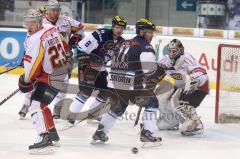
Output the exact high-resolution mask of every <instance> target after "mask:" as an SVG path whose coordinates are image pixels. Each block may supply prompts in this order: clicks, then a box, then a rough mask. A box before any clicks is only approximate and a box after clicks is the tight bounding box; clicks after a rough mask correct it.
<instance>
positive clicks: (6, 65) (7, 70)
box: [0, 60, 22, 75]
mask: <svg viewBox="0 0 240 159" xmlns="http://www.w3.org/2000/svg"><path fill="white" fill-rule="evenodd" d="M19 62H20V63H19ZM12 64H18V65H17V66H15V67H12V68H9V69H8V66H9V65H12ZM19 66H22V60H18V61H16V62H15V61H14V62H11V63H8V64H5V65H2V66H1V67H6V70H5V71H3V72H0V75H1V74H4V73H7V72H9V71H12V70H14V69H16V68H18V67H19Z"/></svg>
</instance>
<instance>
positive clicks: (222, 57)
mask: <svg viewBox="0 0 240 159" xmlns="http://www.w3.org/2000/svg"><path fill="white" fill-rule="evenodd" d="M217 65H218V66H217V83H216V108H215V122H216V123H236V122H240V45H226V44H220V45H219V47H218V62H217Z"/></svg>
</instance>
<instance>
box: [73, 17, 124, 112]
mask: <svg viewBox="0 0 240 159" xmlns="http://www.w3.org/2000/svg"><path fill="white" fill-rule="evenodd" d="M126 25H127V21H126V19H125V18H124V17H121V16H115V17H114V18H113V20H112V28H111V29H105V28H102V29H97V30H96V31H94V32H93V33H92V34H90V35H88V36H86V37H85V38H84V39H83V40H81V41H80V42H79V43H78V49H79V52H80V53H79V58H78V59H79V60H78V61H79V67H78V69H79V71H78V72H79V75H80V77H79V89H80V92H79V93H78V94H77V95H76V97H75V98H74V100H73V102H72V104H71V105H70V111H71V112H72V113H79V112H80V111H81V109H82V108H83V106H84V104H85V102H86V101H87V99H88V98H89V97H90V96H91V93H92V92H93V90H94V89H98V90H99V91H100V92H99V93H98V95H97V97H96V98H95V100H94V101H93V102H92V103H91V106H90V108H94V107H95V106H96V105H99V103H104V102H105V100H104V99H103V98H102V97H101V94H102V91H103V90H105V89H107V79H106V77H107V72H106V70H105V69H104V68H99V67H96V65H99V63H102V64H106V63H107V62H108V61H109V60H110V59H111V58H112V54H113V53H114V51H115V50H116V49H117V48H118V45H120V44H121V43H122V42H123V41H124V39H123V38H122V36H121V35H122V34H123V31H124V30H125V29H126ZM84 58H87V59H84ZM86 61H90V63H91V66H90V65H89V64H88V63H89V62H86ZM99 61H100V62H99ZM102 64H100V65H102ZM100 65H99V66H100ZM100 67H101V66H100ZM81 72H84V75H83V76H84V77H83V76H81V74H82V73H81Z"/></svg>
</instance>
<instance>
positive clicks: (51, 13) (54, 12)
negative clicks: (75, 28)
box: [47, 9, 61, 23]
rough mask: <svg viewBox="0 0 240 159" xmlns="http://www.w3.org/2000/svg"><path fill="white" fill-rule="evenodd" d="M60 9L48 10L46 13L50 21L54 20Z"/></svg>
mask: <svg viewBox="0 0 240 159" xmlns="http://www.w3.org/2000/svg"><path fill="white" fill-rule="evenodd" d="M60 11H61V10H60V9H51V10H49V11H48V13H47V17H48V18H49V19H50V20H51V21H52V22H54V23H55V22H56V21H57V19H58V17H59V15H60Z"/></svg>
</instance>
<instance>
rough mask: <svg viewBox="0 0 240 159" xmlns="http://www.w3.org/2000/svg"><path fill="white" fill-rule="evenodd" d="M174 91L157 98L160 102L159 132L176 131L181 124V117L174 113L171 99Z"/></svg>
mask: <svg viewBox="0 0 240 159" xmlns="http://www.w3.org/2000/svg"><path fill="white" fill-rule="evenodd" d="M173 92H174V89H171V90H169V91H168V92H165V93H164V94H160V95H158V96H157V98H158V102H159V118H158V120H157V127H158V129H159V130H176V129H178V125H179V123H180V117H179V116H178V115H177V114H176V113H175V112H174V111H173V108H172V106H171V97H172V95H173Z"/></svg>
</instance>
